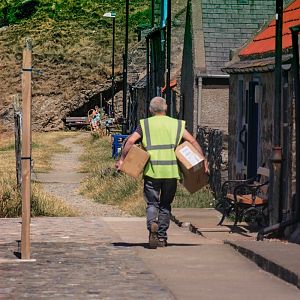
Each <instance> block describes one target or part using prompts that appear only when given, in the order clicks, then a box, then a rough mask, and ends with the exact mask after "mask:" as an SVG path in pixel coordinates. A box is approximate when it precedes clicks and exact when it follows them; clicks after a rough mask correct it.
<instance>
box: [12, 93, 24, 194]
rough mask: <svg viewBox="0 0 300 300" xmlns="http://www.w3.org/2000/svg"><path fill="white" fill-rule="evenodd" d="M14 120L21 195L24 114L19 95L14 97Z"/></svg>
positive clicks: (18, 182) (18, 183)
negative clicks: (22, 124)
mask: <svg viewBox="0 0 300 300" xmlns="http://www.w3.org/2000/svg"><path fill="white" fill-rule="evenodd" d="M14 120H15V152H16V177H17V186H18V191H19V192H20V193H21V187H22V173H21V172H22V171H21V170H22V168H21V147H22V141H21V129H22V126H21V122H22V114H21V109H20V99H19V95H14Z"/></svg>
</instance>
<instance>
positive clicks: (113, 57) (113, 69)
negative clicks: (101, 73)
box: [103, 12, 116, 116]
mask: <svg viewBox="0 0 300 300" xmlns="http://www.w3.org/2000/svg"><path fill="white" fill-rule="evenodd" d="M103 17H106V18H112V20H113V23H112V25H113V26H112V31H113V32H112V36H113V40H112V63H111V110H112V116H114V111H115V109H114V95H115V17H116V13H115V12H107V13H105V14H104V15H103Z"/></svg>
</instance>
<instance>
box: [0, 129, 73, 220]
mask: <svg viewBox="0 0 300 300" xmlns="http://www.w3.org/2000/svg"><path fill="white" fill-rule="evenodd" d="M68 136H74V133H72V134H71V133H65V132H51V133H34V134H33V142H32V157H33V161H34V170H35V171H38V172H42V171H43V172H46V171H48V170H49V169H50V168H51V166H50V158H51V156H52V155H53V154H55V153H57V152H64V151H67V149H66V148H65V147H63V146H62V145H59V144H58V141H60V140H61V139H63V138H65V137H68ZM15 174H16V160H15V151H14V137H13V136H12V135H11V134H6V135H3V134H2V135H1V139H0V217H1V218H5V217H18V216H20V215H21V209H22V205H21V195H20V194H19V192H18V189H17V184H16V175H15ZM31 208H32V216H74V215H76V212H74V211H72V210H71V209H70V208H69V207H68V206H67V205H66V204H65V203H64V202H63V201H62V200H60V199H57V198H54V197H53V196H51V195H48V194H47V193H45V192H44V191H43V188H42V186H41V185H40V184H37V183H33V184H32V197H31Z"/></svg>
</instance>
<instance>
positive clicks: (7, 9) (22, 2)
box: [0, 0, 39, 26]
mask: <svg viewBox="0 0 300 300" xmlns="http://www.w3.org/2000/svg"><path fill="white" fill-rule="evenodd" d="M38 5H39V0H17V1H4V2H3V3H2V5H1V6H0V26H5V25H10V24H16V23H19V22H20V21H21V20H23V19H27V18H29V17H31V16H32V15H33V14H34V13H35V12H36V10H37V6H38Z"/></svg>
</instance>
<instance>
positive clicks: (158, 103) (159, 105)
mask: <svg viewBox="0 0 300 300" xmlns="http://www.w3.org/2000/svg"><path fill="white" fill-rule="evenodd" d="M149 110H150V112H151V113H153V114H156V113H161V112H166V111H167V103H166V100H165V99H164V98H162V97H154V98H152V100H151V101H150V106H149Z"/></svg>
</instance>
